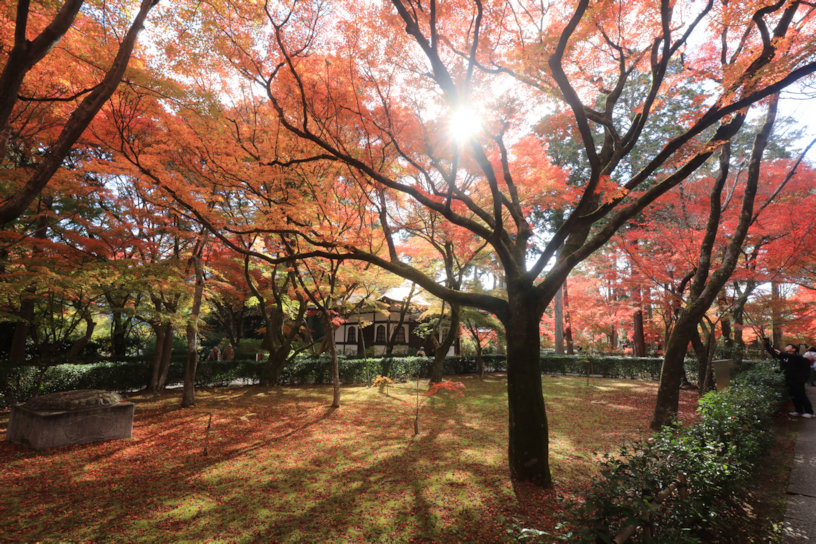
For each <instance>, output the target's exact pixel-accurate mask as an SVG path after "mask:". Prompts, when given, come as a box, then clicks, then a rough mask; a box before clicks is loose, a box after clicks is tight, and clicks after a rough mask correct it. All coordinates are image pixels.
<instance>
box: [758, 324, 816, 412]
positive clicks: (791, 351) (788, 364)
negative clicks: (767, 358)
mask: <svg viewBox="0 0 816 544" xmlns="http://www.w3.org/2000/svg"><path fill="white" fill-rule="evenodd" d="M764 343H765V349H766V350H767V351H768V353H770V354H771V356H772V357H774V358H775V359H778V360H779V369H780V370H781V371H782V373H783V374H784V375H785V386H786V387H787V389H788V393H789V394H790V396H791V398H792V399H793V409H794V411H793V412H790V415H792V416H799V415H801V416H802V417H804V418H808V419H810V418H812V417H813V406H812V405H811V404H810V399H809V398H808V396H807V393H805V383H806V382H807V380H808V378H809V377H810V366H811V365H810V362H809V361H808V360H807V359H805V358H804V357H802V356H801V355H799V348H798V347H797V346H794V345H793V344H788V345H786V346H785V350H784V351H780V350H779V349H777V348H775V347H773V345H772V344H771V341H770V340H768V339H767V338H765V339H764Z"/></svg>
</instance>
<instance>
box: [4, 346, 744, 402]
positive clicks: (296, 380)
mask: <svg viewBox="0 0 816 544" xmlns="http://www.w3.org/2000/svg"><path fill="white" fill-rule="evenodd" d="M482 360H483V361H484V365H485V371H486V372H491V373H492V372H504V371H506V370H507V363H506V359H505V357H504V356H503V355H486V356H483V357H482ZM432 362H433V359H432V358H431V357H381V358H368V359H347V358H342V357H341V358H340V380H341V382H342V383H344V384H354V383H369V382H370V380H371V379H373V378H374V376H378V375H380V376H387V377H389V378H391V379H393V380H395V381H401V380H407V379H409V378H413V377H416V376H421V377H427V376H428V374H429V371H430V368H431V364H432ZM661 362H662V361H661V359H659V358H655V357H644V358H634V357H617V356H607V357H604V356H584V355H555V354H551V353H542V354H541V371H542V372H543V373H545V374H551V375H552V374H564V375H581V376H584V375H586V374H587V373H589V374H591V375H595V376H602V377H606V378H640V379H652V380H655V379H657V378H658V377H659V376H660V366H661ZM264 364H265V362H256V361H254V360H237V361H207V360H202V361H200V362H199V364H198V371H197V373H196V385H198V386H221V385H227V384H229V383H232V382H235V381H244V382H245V383H257V382H258V381H259V377H260V375H261V370H262V369H263V366H264ZM748 365H750V363H746V365H744V367H748ZM476 372H478V364H477V362H476V359H475V358H474V357H448V358H447V359H445V366H444V373H445V374H448V375H460V374H475V373H476ZM686 374H687V376H688V377H689V379H690V380H691V381H695V380H696V363H695V362H694V361H692V360H689V361H687V363H686ZM150 375H151V364H150V363H149V362H146V361H144V360H128V361H107V362H96V363H88V364H61V365H54V366H49V367H36V366H17V367H14V366H8V365H2V364H0V406H4V405H5V406H7V405H10V404H12V403H14V402H23V401H26V400H28V399H29V398H31V397H32V396H34V395H37V394H46V393H54V392H57V391H67V390H71V389H109V390H114V391H134V390H141V389H145V388H147V386H148V384H149V383H150ZM183 375H184V363H183V361H173V362H171V364H170V369H169V372H168V383H169V384H176V383H181V381H182V379H183ZM280 383H281V384H282V385H305V384H328V383H331V364H330V360H329V358H328V357H325V356H321V357H299V358H297V359H295V360H294V361H292V362H291V363H290V364H288V365H287V366H286V367H285V368H284V369H283V373H282V375H281V379H280Z"/></svg>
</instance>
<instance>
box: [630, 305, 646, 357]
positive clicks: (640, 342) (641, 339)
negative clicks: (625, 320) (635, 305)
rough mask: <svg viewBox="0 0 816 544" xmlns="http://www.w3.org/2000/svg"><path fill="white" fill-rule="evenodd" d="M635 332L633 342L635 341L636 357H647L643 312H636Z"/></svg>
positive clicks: (633, 332)
mask: <svg viewBox="0 0 816 544" xmlns="http://www.w3.org/2000/svg"><path fill="white" fill-rule="evenodd" d="M633 325H634V330H633V331H632V340H633V341H634V344H635V345H634V350H633V351H634V355H635V357H646V337H645V335H644V334H643V310H636V311H635V315H634V324H633Z"/></svg>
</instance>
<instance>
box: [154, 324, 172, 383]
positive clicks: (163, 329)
mask: <svg viewBox="0 0 816 544" xmlns="http://www.w3.org/2000/svg"><path fill="white" fill-rule="evenodd" d="M172 355H173V325H172V324H171V323H169V322H168V323H161V324H160V325H159V327H158V329H156V356H155V357H154V358H153V376H152V378H151V380H150V391H151V392H153V393H158V392H159V391H161V390H162V389H164V387H165V386H166V385H167V376H168V374H169V372H170V358H171V356H172Z"/></svg>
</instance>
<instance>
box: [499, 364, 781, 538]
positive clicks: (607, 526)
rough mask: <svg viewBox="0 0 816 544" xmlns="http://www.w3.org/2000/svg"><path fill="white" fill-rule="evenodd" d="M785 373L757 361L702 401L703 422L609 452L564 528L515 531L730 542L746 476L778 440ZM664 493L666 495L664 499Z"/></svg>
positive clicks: (517, 531)
mask: <svg viewBox="0 0 816 544" xmlns="http://www.w3.org/2000/svg"><path fill="white" fill-rule="evenodd" d="M785 399H786V396H785V394H784V386H783V382H782V377H781V375H780V374H778V373H775V372H774V371H773V369H772V368H771V365H754V367H753V368H751V369H750V370H746V371H745V372H743V373H741V374H740V375H739V376H737V377H736V378H735V379H734V381H733V383H732V386H731V387H729V388H728V389H726V390H724V391H722V392H720V393H717V392H711V393H707V394H706V395H705V396H703V398H702V399H701V400H700V404H699V407H698V413H699V415H700V419H699V422H698V423H697V424H695V425H693V426H690V427H682V426H680V425H675V426H671V427H667V428H665V429H663V430H661V431H660V432H658V433H656V434H655V435H654V436H653V437H652V438H650V439H648V440H646V441H641V442H634V443H631V444H629V445H628V446H625V447H624V448H623V449H622V450H621V451H619V452H617V453H615V454H613V455H606V456H605V457H604V460H603V462H602V469H601V477H600V479H599V480H598V481H597V482H595V483H594V484H593V486H592V488H591V489H590V491H589V492H588V493H587V495H586V497H585V500H584V501H579V502H574V503H572V502H571V503H569V504H568V505H567V508H566V509H565V511H566V512H568V514H567V517H566V518H565V519H564V520H563V521H562V523H561V524H560V525H559V528H558V533H557V534H555V535H550V534H547V533H545V532H543V531H538V530H536V529H530V528H521V527H519V525H518V523H517V524H516V525H515V526H514V527H512V528H511V529H509V530H508V532H509V533H510V534H511V535H513V536H514V537H515V539H516V541H519V542H553V541H559V542H578V543H581V542H583V543H595V542H612V541H613V539H614V538H615V536H616V535H617V534H618V533H619V532H621V531H622V530H624V529H626V528H629V529H633V530H634V534H632V536H630V538H629V539H628V540H627V541H626V542H627V543H639V542H673V543H702V542H724V541H730V540H728V537H729V535H730V536H733V535H731V532H733V530H734V528H735V527H738V526H739V524H740V523H741V518H740V517H739V515H740V514H739V513H740V512H741V508H740V504H741V500H742V499H744V492H743V489H744V486H745V482H746V481H748V480H749V479H750V478H751V477H752V471H753V469H754V467H755V466H756V463H757V461H758V460H759V459H760V458H761V457H762V456H763V455H765V454H766V453H767V449H768V446H769V445H770V444H771V443H772V441H773V426H772V425H771V416H772V415H773V414H774V413H776V412H777V411H778V410H779V408H780V406H781V405H782V403H783V402H784V401H785ZM658 497H659V498H660V499H658Z"/></svg>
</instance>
